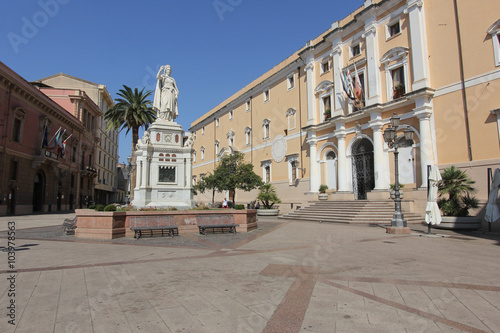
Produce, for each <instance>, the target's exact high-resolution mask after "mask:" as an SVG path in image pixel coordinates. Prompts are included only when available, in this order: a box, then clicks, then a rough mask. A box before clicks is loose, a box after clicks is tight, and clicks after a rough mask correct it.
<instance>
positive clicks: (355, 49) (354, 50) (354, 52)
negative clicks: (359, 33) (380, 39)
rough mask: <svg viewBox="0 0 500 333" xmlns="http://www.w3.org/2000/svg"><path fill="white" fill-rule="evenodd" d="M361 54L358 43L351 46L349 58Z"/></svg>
mask: <svg viewBox="0 0 500 333" xmlns="http://www.w3.org/2000/svg"><path fill="white" fill-rule="evenodd" d="M360 54H361V46H360V44H359V43H357V44H354V45H352V46H351V58H354V57H355V56H357V55H360Z"/></svg>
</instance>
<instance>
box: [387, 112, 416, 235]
mask: <svg viewBox="0 0 500 333" xmlns="http://www.w3.org/2000/svg"><path fill="white" fill-rule="evenodd" d="M400 120H401V118H400V117H398V116H397V115H396V113H394V116H392V117H391V125H390V126H389V127H388V128H386V130H385V131H384V139H385V142H387V145H388V146H389V148H394V173H395V184H394V215H393V217H392V220H391V227H392V228H405V227H407V223H406V220H405V219H404V215H403V213H402V212H401V192H400V191H399V189H400V188H399V161H398V155H399V151H398V148H403V147H409V146H411V145H412V144H413V131H412V130H410V129H409V128H408V127H406V129H405V131H404V135H402V136H399V137H398V136H397V131H398V127H399V123H400Z"/></svg>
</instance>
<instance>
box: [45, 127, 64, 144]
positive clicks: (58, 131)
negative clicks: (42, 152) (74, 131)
mask: <svg viewBox="0 0 500 333" xmlns="http://www.w3.org/2000/svg"><path fill="white" fill-rule="evenodd" d="M60 133H61V127H59V129H58V130H57V131H56V133H55V134H54V136H53V137H52V139H50V141H49V143H48V144H47V147H48V146H49V144H50V143H51V142H52V140H54V138H55V137H56V136H58V135H59V134H60ZM56 140H57V139H56ZM55 146H56V144H55V143H54V145H53V146H52V147H48V148H51V149H52V148H54V147H55Z"/></svg>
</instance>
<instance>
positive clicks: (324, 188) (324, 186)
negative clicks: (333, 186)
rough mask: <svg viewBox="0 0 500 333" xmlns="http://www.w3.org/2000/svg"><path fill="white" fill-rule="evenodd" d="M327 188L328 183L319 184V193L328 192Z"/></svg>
mask: <svg viewBox="0 0 500 333" xmlns="http://www.w3.org/2000/svg"><path fill="white" fill-rule="evenodd" d="M326 190H328V185H325V184H322V185H320V186H319V189H318V191H319V193H326Z"/></svg>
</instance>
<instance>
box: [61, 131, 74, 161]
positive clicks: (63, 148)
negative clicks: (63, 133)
mask: <svg viewBox="0 0 500 333" xmlns="http://www.w3.org/2000/svg"><path fill="white" fill-rule="evenodd" d="M72 135H73V134H71V135H70V136H68V137H67V138H66V139H64V141H63V143H62V150H61V157H62V158H65V157H66V142H68V140H69V138H71V136H72Z"/></svg>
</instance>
